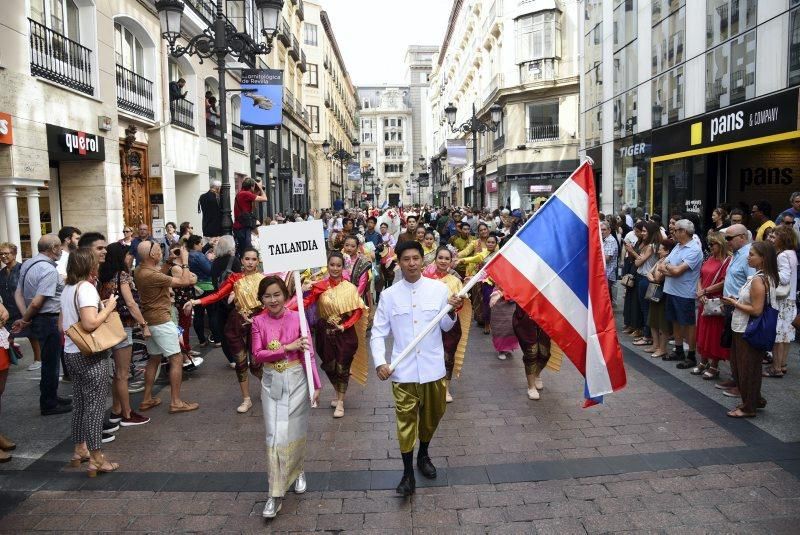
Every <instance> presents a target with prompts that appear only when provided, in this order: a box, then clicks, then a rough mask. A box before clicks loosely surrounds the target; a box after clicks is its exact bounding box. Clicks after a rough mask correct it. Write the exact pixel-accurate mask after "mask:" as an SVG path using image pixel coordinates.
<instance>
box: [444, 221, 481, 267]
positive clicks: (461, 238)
mask: <svg viewBox="0 0 800 535" xmlns="http://www.w3.org/2000/svg"><path fill="white" fill-rule="evenodd" d="M470 229H471V227H470V226H469V223H459V225H458V235H456V236H453V237H452V238H450V245H452V246H453V247H455V248H456V250H457V251H458V252H459V253H461V252H462V251H464V250H466V249H467V247H469V246H470V245H471V244H472V242H473V241H475V238H474V237H473V236H472V235H471V234H470ZM466 267H467V266H466V264H463V263H462V264H457V265H456V266H455V270H456V271H457V272H458V274H459V275H461V277H462V278H463V277H465V276H466V274H467V270H466Z"/></svg>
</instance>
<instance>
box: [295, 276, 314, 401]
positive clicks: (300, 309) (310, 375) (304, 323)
mask: <svg viewBox="0 0 800 535" xmlns="http://www.w3.org/2000/svg"><path fill="white" fill-rule="evenodd" d="M294 289H295V293H296V295H297V313H298V314H299V316H300V334H301V335H302V336H303V337H304V338H306V339H307V340H308V341H309V344H310V343H311V339H310V337H309V336H308V320H307V319H306V311H305V307H304V306H303V281H302V280H301V279H300V272H299V271H297V270H295V271H294ZM303 358H304V359H305V364H306V379H307V382H308V396H309V399H310V400H311V406H312V407H316V406H317V404H316V403H314V372H313V371H312V370H311V366H313V364H312V363H311V353H310V352H309V350H308V349H306V350H305V351H303Z"/></svg>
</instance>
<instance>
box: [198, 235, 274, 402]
mask: <svg viewBox="0 0 800 535" xmlns="http://www.w3.org/2000/svg"><path fill="white" fill-rule="evenodd" d="M258 260H259V259H258V251H257V250H255V249H253V248H252V247H247V248H245V250H244V251H243V252H242V272H241V273H231V274H230V275H228V278H227V279H225V281H224V282H223V283H222V284H221V286H220V287H219V289H218V290H217V291H216V292H214V293H211V294H208V295H205V296H203V297H202V298H200V299H191V300H189V301H187V302H186V304H185V305H184V307H183V309H184V311H189V312H191V309H192V307H193V306H195V305H202V306H204V307H207V306H208V305H211V304H213V303H218V302H220V301H222V300H224V299H227V298H228V296H230V295H231V294H233V300H234V305H235V306H234V308H233V309H232V310H231V312H230V314H229V315H228V321H227V322H226V323H225V330H224V333H225V342H226V344H227V346H228V348H229V350H230V352H231V353H232V354H233V355H235V358H236V377H237V378H238V379H239V388H240V389H241V391H242V403H241V404H240V405H239V406H238V407H237V408H236V412H238V413H239V414H244V413H246V412H247V411H249V410H250V408H251V407H252V406H253V402H252V401H251V400H250V383H249V381H248V378H247V369H248V367H249V368H250V369H251V372H252V373H253V375H255V376H256V377H258V378H259V379H260V378H261V369H260V367H258V366H256V365H248V362H247V361H248V351H247V350H248V345H247V337H248V335H249V334H250V325H249V324H250V321H251V320H250V318H251V316H252V315H253V314H254V313H256V312H258V311H259V310H261V302H260V301H259V300H258V285H259V283H260V282H261V280H262V279H263V278H264V275H262V274H261V273H260V272H259V271H258Z"/></svg>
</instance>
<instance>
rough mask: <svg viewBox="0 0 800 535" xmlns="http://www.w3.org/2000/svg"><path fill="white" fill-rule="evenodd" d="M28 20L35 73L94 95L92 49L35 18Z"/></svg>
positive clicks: (32, 63)
mask: <svg viewBox="0 0 800 535" xmlns="http://www.w3.org/2000/svg"><path fill="white" fill-rule="evenodd" d="M28 22H29V28H30V42H31V74H32V75H33V76H41V77H42V78H46V79H48V80H52V81H54V82H56V83H59V84H61V85H65V86H67V87H69V88H72V89H75V90H77V91H80V92H81V93H86V94H87V95H93V94H94V86H93V84H92V51H91V50H89V49H88V48H86V47H85V46H83V45H81V44H80V43H78V42H76V41H73V40H72V39H70V38H68V37H67V36H65V35H61V34H60V33H58V32H57V31H55V30H51V29H50V28H48V27H47V26H45V25H43V24H39V23H38V22H36V21H35V20H33V19H28Z"/></svg>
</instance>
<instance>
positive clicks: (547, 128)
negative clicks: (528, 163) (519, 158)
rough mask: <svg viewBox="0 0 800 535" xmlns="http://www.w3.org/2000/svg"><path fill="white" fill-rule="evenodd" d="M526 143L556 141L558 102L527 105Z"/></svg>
mask: <svg viewBox="0 0 800 535" xmlns="http://www.w3.org/2000/svg"><path fill="white" fill-rule="evenodd" d="M527 113H528V141H537V140H544V139H558V138H559V137H560V134H559V127H558V101H557V100H552V101H545V102H535V103H531V104H528V106H527Z"/></svg>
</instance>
